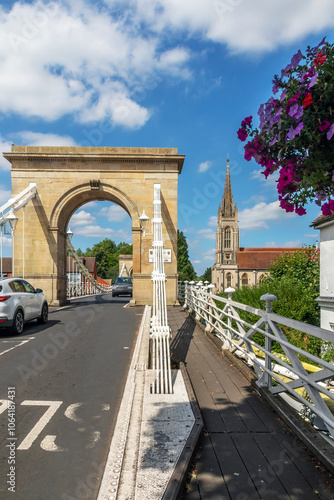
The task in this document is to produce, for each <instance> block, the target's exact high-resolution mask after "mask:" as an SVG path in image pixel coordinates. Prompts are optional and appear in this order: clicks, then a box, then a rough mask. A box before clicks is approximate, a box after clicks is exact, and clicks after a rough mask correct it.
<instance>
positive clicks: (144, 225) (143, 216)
mask: <svg viewBox="0 0 334 500" xmlns="http://www.w3.org/2000/svg"><path fill="white" fill-rule="evenodd" d="M149 220H150V218H149V216H148V215H146V213H145V210H143V213H142V214H141V216H140V217H139V222H140V227H141V229H142V231H143V236H145V233H146V229H147V226H148V221H149Z"/></svg>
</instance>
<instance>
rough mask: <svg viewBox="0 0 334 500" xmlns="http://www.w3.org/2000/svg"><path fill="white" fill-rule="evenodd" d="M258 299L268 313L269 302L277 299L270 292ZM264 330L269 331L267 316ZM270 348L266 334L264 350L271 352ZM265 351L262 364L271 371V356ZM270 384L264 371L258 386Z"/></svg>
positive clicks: (269, 386)
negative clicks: (263, 302)
mask: <svg viewBox="0 0 334 500" xmlns="http://www.w3.org/2000/svg"><path fill="white" fill-rule="evenodd" d="M260 300H264V301H265V302H266V313H267V314H270V313H271V304H272V302H273V301H274V300H277V297H276V296H275V295H272V294H270V293H266V294H265V295H262V296H261V297H260ZM265 330H266V333H270V332H271V328H270V325H269V321H268V317H267V318H266V326H265ZM271 348H272V339H271V338H269V337H268V336H267V335H266V339H265V349H266V352H267V353H271ZM267 353H266V354H265V358H264V366H265V368H266V370H269V371H271V364H272V361H271V357H270V356H269V354H267ZM271 384H272V380H271V375H270V373H268V371H264V372H263V374H262V376H261V377H260V378H259V380H258V381H257V385H258V386H259V387H267V388H268V389H270V388H271Z"/></svg>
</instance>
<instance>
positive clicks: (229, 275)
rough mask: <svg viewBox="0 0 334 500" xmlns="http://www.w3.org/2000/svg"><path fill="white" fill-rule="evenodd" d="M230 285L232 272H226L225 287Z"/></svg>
mask: <svg viewBox="0 0 334 500" xmlns="http://www.w3.org/2000/svg"><path fill="white" fill-rule="evenodd" d="M229 286H232V274H231V273H227V275H226V287H227V288H228V287H229Z"/></svg>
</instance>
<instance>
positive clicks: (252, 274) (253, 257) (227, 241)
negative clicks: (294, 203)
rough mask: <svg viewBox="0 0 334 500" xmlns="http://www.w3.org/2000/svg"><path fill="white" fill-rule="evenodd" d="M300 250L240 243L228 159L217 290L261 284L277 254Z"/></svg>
mask: <svg viewBox="0 0 334 500" xmlns="http://www.w3.org/2000/svg"><path fill="white" fill-rule="evenodd" d="M296 250H300V248H286V247H284V248H282V247H276V248H275V247H268V248H266V247H264V248H244V247H240V243H239V223H238V208H237V205H236V204H234V200H233V195H232V188H231V178H230V166H229V160H227V170H226V178H225V189H224V195H223V199H222V203H221V205H219V209H218V226H217V232H216V254H215V263H214V266H213V268H212V283H213V284H214V285H215V287H216V290H217V291H221V290H224V289H225V288H227V287H230V286H232V287H233V288H239V287H241V286H251V285H257V283H259V281H260V280H261V278H262V277H263V276H264V274H265V273H266V271H267V270H268V267H269V266H270V264H271V262H272V261H273V260H274V259H275V257H277V256H278V255H281V254H282V253H284V252H289V253H291V252H295V251H296Z"/></svg>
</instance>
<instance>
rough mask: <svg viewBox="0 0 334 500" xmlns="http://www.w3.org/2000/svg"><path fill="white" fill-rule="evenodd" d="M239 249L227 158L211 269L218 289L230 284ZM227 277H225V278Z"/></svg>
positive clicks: (236, 214) (236, 218)
mask: <svg viewBox="0 0 334 500" xmlns="http://www.w3.org/2000/svg"><path fill="white" fill-rule="evenodd" d="M238 250H239V225H238V208H237V205H236V204H234V200H233V195H232V187H231V177H230V161H229V159H227V168H226V178H225V189H224V195H223V198H222V202H221V204H220V205H219V208H218V225H217V232H216V254H215V264H214V266H213V269H212V281H213V283H214V284H215V285H216V287H217V288H218V289H220V288H222V287H224V288H225V287H227V286H229V285H231V283H232V281H234V280H233V279H232V278H233V277H234V276H232V275H234V272H233V271H236V270H237V254H236V252H237V251H238ZM225 277H227V279H225Z"/></svg>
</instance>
